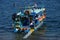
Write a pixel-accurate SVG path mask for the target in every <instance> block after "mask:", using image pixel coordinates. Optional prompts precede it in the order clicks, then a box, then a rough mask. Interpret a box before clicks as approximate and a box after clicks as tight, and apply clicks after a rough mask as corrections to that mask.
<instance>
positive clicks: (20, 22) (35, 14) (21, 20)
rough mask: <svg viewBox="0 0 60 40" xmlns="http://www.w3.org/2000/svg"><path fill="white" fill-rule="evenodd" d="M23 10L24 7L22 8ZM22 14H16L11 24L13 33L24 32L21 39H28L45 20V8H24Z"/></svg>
mask: <svg viewBox="0 0 60 40" xmlns="http://www.w3.org/2000/svg"><path fill="white" fill-rule="evenodd" d="M22 8H24V7H22ZM23 11H24V12H21V11H20V12H19V13H17V14H16V17H15V20H14V22H13V28H14V32H24V33H26V35H25V36H24V37H23V38H28V37H29V36H30V35H31V34H32V33H33V32H34V31H36V30H37V29H38V28H40V27H41V25H42V24H43V21H44V19H45V18H46V13H45V8H39V7H35V6H33V7H26V8H25V10H23Z"/></svg>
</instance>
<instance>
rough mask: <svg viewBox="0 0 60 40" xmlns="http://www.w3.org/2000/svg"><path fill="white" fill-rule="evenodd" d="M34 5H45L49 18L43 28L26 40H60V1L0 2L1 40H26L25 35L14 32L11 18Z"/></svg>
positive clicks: (28, 0)
mask: <svg viewBox="0 0 60 40" xmlns="http://www.w3.org/2000/svg"><path fill="white" fill-rule="evenodd" d="M33 3H37V4H38V5H39V6H40V5H41V4H44V6H45V8H46V13H47V17H46V19H45V21H44V24H43V27H42V28H41V29H40V30H39V31H37V32H34V33H33V34H32V35H31V36H30V37H28V39H25V40H60V25H59V24H60V18H59V17H60V8H59V7H60V0H27V1H26V0H0V40H24V39H22V37H23V36H24V35H22V34H20V33H14V32H13V29H12V26H11V24H12V19H11V16H12V14H13V13H17V12H19V11H20V9H21V8H20V7H21V6H27V5H28V4H29V5H33Z"/></svg>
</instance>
